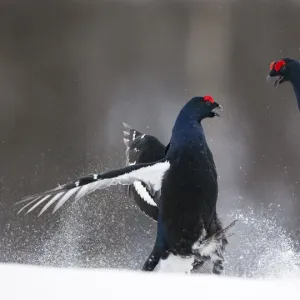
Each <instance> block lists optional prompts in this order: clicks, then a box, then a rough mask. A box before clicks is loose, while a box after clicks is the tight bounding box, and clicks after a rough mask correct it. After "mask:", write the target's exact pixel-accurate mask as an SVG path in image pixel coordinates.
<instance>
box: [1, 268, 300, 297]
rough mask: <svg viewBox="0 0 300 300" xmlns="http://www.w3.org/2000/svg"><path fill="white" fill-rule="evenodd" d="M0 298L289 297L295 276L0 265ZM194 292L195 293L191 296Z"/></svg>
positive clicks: (296, 289)
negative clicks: (251, 275)
mask: <svg viewBox="0 0 300 300" xmlns="http://www.w3.org/2000/svg"><path fill="white" fill-rule="evenodd" d="M0 274H1V295H2V297H1V299H6V300H15V299H22V300H37V299H38V300H40V299H43V300H48V299H49V300H50V299H51V300H53V299H55V300H60V299H63V300H66V299H73V300H75V299H80V300H81V299H89V300H93V299H97V300H98V299H103V300H104V299H105V300H106V299H130V300H135V299H138V300H140V299H144V300H147V299H149V300H153V299H154V298H156V299H173V300H174V299H193V298H195V296H196V297H199V295H200V298H202V299H205V298H207V299H211V300H213V299H222V298H223V297H225V298H227V297H228V298H230V299H231V300H234V299H243V300H247V299H249V300H250V299H251V300H253V299H256V300H259V299H264V300H265V299H272V300H277V299H280V300H282V299H289V298H294V299H296V298H297V295H298V293H299V286H300V279H299V278H298V279H297V278H295V277H294V278H289V279H288V280H287V279H273V280H266V279H265V280H258V279H242V278H235V277H225V276H222V277H218V276H215V275H198V274H197V275H196V274H193V275H184V274H180V275H179V274H175V273H172V274H165V273H164V274H159V273H143V272H141V271H125V270H113V269H110V270H107V269H99V270H96V269H72V268H69V269H63V268H61V269H59V268H46V267H36V266H29V265H9V264H7V265H5V264H2V265H0ZM197 295H198V296H197Z"/></svg>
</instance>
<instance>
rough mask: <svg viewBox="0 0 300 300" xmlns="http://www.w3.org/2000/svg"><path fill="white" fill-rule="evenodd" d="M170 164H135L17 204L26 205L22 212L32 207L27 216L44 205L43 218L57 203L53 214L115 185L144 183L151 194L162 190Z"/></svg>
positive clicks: (83, 178)
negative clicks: (63, 207)
mask: <svg viewBox="0 0 300 300" xmlns="http://www.w3.org/2000/svg"><path fill="white" fill-rule="evenodd" d="M169 167H170V163H169V162H168V161H166V160H161V161H157V162H154V163H149V164H135V165H130V166H126V167H124V168H121V169H115V170H112V171H108V172H105V173H102V174H93V175H89V176H85V177H82V178H79V179H77V180H76V181H74V182H72V183H68V184H64V185H62V186H59V187H57V188H55V189H52V190H50V191H47V192H44V193H40V194H35V195H32V196H28V197H26V198H25V199H23V200H22V201H20V202H18V203H21V202H22V203H25V205H24V206H23V207H22V208H21V209H20V210H19V213H20V212H21V211H22V210H24V209H25V208H29V210H28V211H27V213H29V212H31V211H33V210H34V209H35V208H37V207H38V206H40V205H42V204H43V205H44V207H43V209H42V210H41V212H40V215H41V214H42V213H44V212H45V211H46V210H47V209H48V208H49V207H50V206H51V205H52V204H54V203H56V206H55V207H54V210H53V212H55V211H56V210H58V209H59V208H60V207H61V206H62V205H63V204H64V203H65V202H66V201H67V200H69V199H71V198H72V197H73V196H74V200H75V201H76V200H79V199H80V198H82V197H84V196H86V195H88V194H90V193H92V192H93V191H95V190H98V189H104V188H107V187H109V186H112V185H118V184H121V185H131V184H133V183H134V182H135V181H139V182H142V183H143V184H144V185H145V186H146V187H147V190H149V191H150V192H151V194H155V193H156V192H157V191H159V190H160V189H161V181H162V178H163V176H164V174H165V172H166V171H167V170H168V169H169Z"/></svg>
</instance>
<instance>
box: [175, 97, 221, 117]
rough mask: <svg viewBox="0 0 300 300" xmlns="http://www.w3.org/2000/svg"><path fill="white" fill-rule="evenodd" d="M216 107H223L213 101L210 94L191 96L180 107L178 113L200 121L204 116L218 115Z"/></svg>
mask: <svg viewBox="0 0 300 300" xmlns="http://www.w3.org/2000/svg"><path fill="white" fill-rule="evenodd" d="M216 109H221V110H222V109H223V108H222V106H221V105H220V104H219V103H217V102H215V101H214V99H213V97H212V96H203V97H193V98H192V99H191V100H189V101H188V102H187V103H186V104H185V106H184V107H183V108H182V110H181V113H180V115H183V116H185V117H188V118H189V119H196V120H197V121H199V122H200V121H201V120H203V119H205V118H214V117H220V115H219V114H218V113H217V112H216V111H215V110H216Z"/></svg>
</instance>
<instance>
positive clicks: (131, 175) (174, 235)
mask: <svg viewBox="0 0 300 300" xmlns="http://www.w3.org/2000/svg"><path fill="white" fill-rule="evenodd" d="M218 108H221V107H220V105H219V104H218V103H216V102H215V101H214V100H213V98H212V97H211V96H205V97H194V98H192V99H191V100H189V101H188V102H187V103H186V104H185V105H184V107H183V108H182V109H181V111H180V112H179V114H178V116H177V119H176V121H175V124H174V127H173V130H172V136H171V140H170V143H169V144H168V146H167V147H163V145H162V144H161V143H160V142H159V141H157V146H158V150H157V153H155V151H154V153H153V155H154V156H155V157H152V158H149V159H150V160H152V159H153V160H154V159H157V158H158V160H156V161H153V162H141V160H142V159H143V158H142V154H141V153H140V154H138V153H137V154H136V159H137V160H138V161H139V162H137V161H134V157H131V156H133V154H132V153H133V152H131V151H127V164H128V165H127V166H125V167H123V168H120V169H115V170H111V171H108V172H105V173H102V174H91V175H89V176H85V177H82V178H79V179H78V180H76V181H75V182H72V183H68V184H65V185H62V186H58V187H57V188H55V189H52V190H50V191H47V192H44V193H39V194H35V195H31V196H28V197H26V198H25V199H23V200H22V201H20V202H23V203H24V202H28V203H27V204H26V205H24V206H23V207H22V208H21V209H20V211H19V212H21V211H22V210H24V209H25V208H26V207H28V208H29V207H30V208H29V210H28V211H27V213H29V212H31V211H33V210H34V209H36V208H37V207H38V206H40V205H41V204H43V203H44V204H45V206H44V207H43V208H42V210H41V211H40V215H41V214H42V213H44V212H45V211H46V210H47V209H48V208H49V207H50V206H51V205H52V204H54V203H56V205H55V207H54V209H53V212H55V211H57V209H59V208H60V207H61V206H62V205H63V204H64V203H65V202H66V201H67V200H69V199H70V198H73V199H74V200H78V199H80V198H82V197H83V196H86V195H87V194H89V193H91V192H93V191H95V190H97V189H103V188H106V187H109V186H111V185H117V184H123V185H127V186H129V189H132V188H133V187H134V190H135V191H134V192H135V193H139V192H140V190H139V189H137V188H136V186H135V185H136V183H137V182H140V183H142V187H144V189H145V191H146V192H147V194H149V196H150V199H152V201H153V202H155V203H156V205H157V208H156V209H154V210H153V211H152V212H149V213H148V215H149V216H150V217H152V218H153V219H157V235H156V241H155V245H154V248H153V251H152V252H151V254H150V256H149V257H148V259H147V260H146V262H145V264H144V266H143V270H144V271H153V270H157V271H159V270H161V271H164V270H166V271H170V270H173V269H176V270H179V269H180V271H185V272H189V271H191V270H192V267H193V264H194V263H195V261H196V262H197V264H198V265H199V264H200V263H199V262H201V263H202V264H203V263H204V262H205V261H206V260H211V261H212V264H213V273H215V274H221V273H222V271H223V261H224V257H223V253H224V250H225V246H226V244H228V241H227V239H226V236H225V231H227V230H228V229H229V228H230V227H231V226H232V225H233V224H234V222H233V223H232V224H231V225H229V226H228V227H227V228H225V229H222V225H221V222H220V220H219V218H218V215H217V212H216V204H217V198H218V180H217V179H218V176H217V171H216V166H215V163H214V159H213V155H212V153H211V151H210V149H209V147H208V144H207V142H206V138H205V134H204V130H203V127H202V125H201V121H202V120H203V119H205V118H214V117H215V116H219V114H218V113H217V112H216V111H215V110H216V109H218ZM124 125H125V127H126V126H127V129H129V132H128V131H127V133H126V134H125V133H124V135H127V137H129V138H127V140H128V141H127V140H126V139H125V140H124V142H125V144H126V143H128V145H127V146H131V145H130V144H129V143H130V141H131V140H132V142H134V143H138V141H135V138H130V128H129V126H128V125H127V124H124ZM132 133H133V132H132ZM135 134H137V133H135ZM139 137H140V139H141V140H142V137H143V135H139ZM159 144H161V145H159ZM163 148H164V155H163V157H162V158H161V159H159V158H160V156H161V155H162V150H163ZM133 149H134V148H133ZM136 149H138V148H136ZM127 150H128V149H127ZM136 152H138V151H136ZM156 155H157V157H156ZM146 160H148V158H147V159H146ZM141 194H142V196H143V197H141V199H144V198H145V197H144V194H143V192H141ZM150 199H147V200H148V202H150V205H152V206H153V207H155V205H153V203H152V202H151V200H150ZM153 199H155V200H156V201H154V200H153ZM158 200H159V201H158ZM20 202H18V203H20ZM143 202H147V201H145V199H144V201H143ZM141 203H142V202H141ZM139 207H140V208H141V209H142V210H144V211H145V209H143V206H142V205H139ZM173 262H174V263H173ZM175 262H176V263H175ZM170 263H171V264H170Z"/></svg>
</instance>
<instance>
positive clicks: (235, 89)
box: [0, 0, 300, 276]
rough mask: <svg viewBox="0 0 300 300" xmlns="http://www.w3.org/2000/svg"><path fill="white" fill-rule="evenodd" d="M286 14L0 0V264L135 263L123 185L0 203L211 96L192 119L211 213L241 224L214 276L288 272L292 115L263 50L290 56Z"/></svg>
mask: <svg viewBox="0 0 300 300" xmlns="http://www.w3.org/2000/svg"><path fill="white" fill-rule="evenodd" d="M299 12H300V2H298V1H288V0H286V1H277V0H272V1H271V0H269V1H257V0H249V1H247V0H243V1H229V0H228V1H225V0H223V1H221V0H219V1H218V0H210V1H172V0H169V1H167V0H164V1H145V0H143V1H142V0H140V1H122V2H121V1H100V0H99V1H84V0H82V1H79V0H78V1H67V0H61V1H59V2H56V1H45V0H44V1H42V2H41V1H16V0H14V1H6V2H5V1H1V3H0V238H1V240H0V262H14V263H27V264H38V265H52V266H59V267H70V266H79V267H95V268H99V267H109V268H126V269H140V268H141V266H142V265H143V263H144V261H145V259H146V258H147V256H148V254H149V253H150V251H151V250H152V246H153V243H154V239H155V231H156V223H155V222H154V221H152V220H150V219H149V218H147V217H146V216H145V215H143V214H142V213H141V212H140V210H139V209H138V208H137V207H136V206H135V204H134V202H133V200H131V199H130V198H128V197H127V196H126V195H125V194H124V187H112V188H110V189H107V190H102V191H98V192H95V193H93V194H92V195H91V196H89V197H87V198H83V199H81V200H80V201H78V202H76V203H72V202H70V203H66V204H65V205H64V206H63V207H62V208H61V209H60V210H59V211H58V212H57V213H56V214H54V215H52V213H51V210H49V211H48V212H47V213H45V214H44V215H42V216H41V217H39V218H38V217H37V214H38V210H37V211H36V212H33V213H31V214H29V215H24V214H20V215H17V211H18V210H19V208H20V206H14V204H15V203H16V202H17V201H19V200H20V199H21V198H22V197H24V196H26V195H29V194H33V193H38V192H42V191H44V190H48V189H51V188H53V187H56V186H57V185H58V184H63V183H66V182H68V181H73V180H74V179H76V178H77V177H79V176H83V175H86V174H89V173H94V172H103V171H107V170H109V169H111V168H117V167H120V166H123V165H124V164H125V146H124V144H123V141H122V138H123V136H122V131H123V128H122V121H125V122H127V123H128V124H130V125H131V126H132V127H134V128H136V129H138V130H139V131H141V132H144V133H149V134H153V135H155V136H156V137H158V138H159V139H160V140H161V141H162V142H164V143H165V144H167V143H168V141H169V138H170V133H171V129H172V126H173V123H174V120H175V117H176V116H177V113H178V112H179V110H180V109H181V107H182V106H183V105H184V104H185V103H186V101H188V100H189V99H190V98H191V97H193V96H195V95H207V94H210V95H212V96H213V97H214V99H215V100H216V101H217V102H219V103H220V104H221V105H222V106H223V107H224V111H223V112H222V117H221V118H219V119H213V120H206V121H204V123H203V124H204V128H205V132H206V135H207V140H208V141H209V145H210V148H211V150H212V152H213V154H214V157H215V162H216V165H217V169H218V173H219V176H220V178H219V186H220V194H219V203H218V213H219V215H220V218H221V220H222V221H223V224H224V225H228V224H229V222H231V221H232V220H233V219H234V218H236V217H238V218H239V219H240V220H241V222H239V223H238V224H237V225H236V226H235V227H234V228H233V229H232V230H231V232H232V233H234V236H232V237H230V238H229V243H230V245H229V246H228V250H227V254H226V257H227V259H228V266H227V270H228V274H231V275H237V276H265V275H266V274H270V273H274V272H275V273H276V272H277V273H278V274H279V273H281V272H283V271H282V270H283V269H285V268H288V269H289V270H290V268H292V271H293V272H294V271H295V270H296V271H297V272H298V269H297V268H298V267H297V263H296V262H295V261H297V259H298V261H299V258H298V256H297V255H298V254H297V250H298V248H299V247H298V246H297V241H298V239H300V235H299V232H298V228H299V224H300V219H299V216H300V199H299V196H300V184H299V182H300V173H299V171H298V170H299V168H300V143H299V133H300V119H299V111H298V108H297V105H296V99H295V96H294V93H293V90H292V87H291V86H290V84H284V85H282V86H280V87H279V88H278V89H277V90H276V91H273V86H272V85H271V84H267V83H266V80H265V78H266V76H267V73H268V70H269V64H270V62H271V61H272V60H278V59H280V58H282V57H294V58H299V57H300V35H299V30H298V27H299V24H300V23H299V22H300V21H299ZM271 261H272V263H271V264H270V262H271ZM279 261H280V263H278V262H279ZM259 268H260V269H259ZM268 268H269V269H270V270H269V269H268ZM295 268H296V269H295ZM258 269H259V271H257V270H258ZM275 269H276V270H275ZM274 270H275V271H274ZM204 271H205V272H206V271H209V270H208V269H204ZM299 274H300V273H299Z"/></svg>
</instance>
